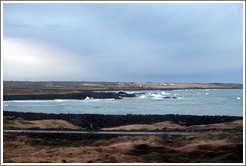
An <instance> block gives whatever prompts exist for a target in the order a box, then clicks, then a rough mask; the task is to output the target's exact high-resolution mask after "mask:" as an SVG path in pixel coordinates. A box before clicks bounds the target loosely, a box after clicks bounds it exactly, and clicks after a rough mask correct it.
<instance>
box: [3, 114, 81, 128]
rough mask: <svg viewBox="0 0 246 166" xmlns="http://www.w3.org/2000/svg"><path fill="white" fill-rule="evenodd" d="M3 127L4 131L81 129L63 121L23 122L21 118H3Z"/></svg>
mask: <svg viewBox="0 0 246 166" xmlns="http://www.w3.org/2000/svg"><path fill="white" fill-rule="evenodd" d="M3 127H4V128H6V129H9V128H12V129H13V128H22V129H28V128H39V129H50V128H53V129H82V128H81V127H79V126H75V125H73V124H72V123H69V122H67V121H65V120H55V119H52V120H32V121H30V120H24V119H22V118H14V117H9V116H7V117H6V116H5V117H4V118H3Z"/></svg>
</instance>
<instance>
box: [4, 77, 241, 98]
mask: <svg viewBox="0 0 246 166" xmlns="http://www.w3.org/2000/svg"><path fill="white" fill-rule="evenodd" d="M242 88H243V84H233V83H206V84H202V83H165V82H164V83H141V82H128V83H125V82H27V81H26V82H25V81H24V82H19V81H4V82H3V94H4V96H3V99H4V100H31V99H42V100H45V99H85V98H86V96H88V97H93V98H103V99H104V98H115V99H120V98H122V97H135V96H134V95H132V96H131V95H130V94H125V95H122V94H123V93H122V94H119V93H116V92H112V91H123V92H124V91H146V90H165V91H169V90H183V89H242ZM97 91H98V92H97ZM103 91H107V92H103Z"/></svg>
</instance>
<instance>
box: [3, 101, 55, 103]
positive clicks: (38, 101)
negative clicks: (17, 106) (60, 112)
mask: <svg viewBox="0 0 246 166" xmlns="http://www.w3.org/2000/svg"><path fill="white" fill-rule="evenodd" d="M48 101H53V100H9V101H4V102H6V103H11V102H14V103H29V102H30V103H34V102H35V103H39V102H48Z"/></svg>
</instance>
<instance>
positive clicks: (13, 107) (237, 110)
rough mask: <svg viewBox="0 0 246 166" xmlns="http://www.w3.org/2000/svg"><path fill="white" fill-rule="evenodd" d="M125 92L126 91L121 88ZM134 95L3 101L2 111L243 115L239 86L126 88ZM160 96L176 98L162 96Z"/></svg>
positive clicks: (241, 92) (241, 91)
mask: <svg viewBox="0 0 246 166" xmlns="http://www.w3.org/2000/svg"><path fill="white" fill-rule="evenodd" d="M124 92H127V91H124ZM128 93H144V94H139V95H138V97H134V98H123V99H120V100H119V99H118V100H115V99H92V98H86V99H85V100H60V99H57V100H15V101H4V102H3V110H4V111H17V112H37V113H55V114H59V113H71V114H87V113H88V114H115V115H126V114H160V115H164V114H180V115H229V116H243V89H184V90H170V91H163V90H161V91H159V90H158V91H157V90H153V91H128ZM163 97H176V99H173V98H171V99H169V98H166V99H164V98H163Z"/></svg>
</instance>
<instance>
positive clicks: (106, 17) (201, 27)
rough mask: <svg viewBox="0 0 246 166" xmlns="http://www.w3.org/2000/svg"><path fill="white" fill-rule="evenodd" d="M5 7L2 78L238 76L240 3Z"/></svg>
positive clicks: (240, 68) (232, 78)
mask: <svg viewBox="0 0 246 166" xmlns="http://www.w3.org/2000/svg"><path fill="white" fill-rule="evenodd" d="M3 9H4V10H3V12H4V20H3V28H4V29H3V30H4V41H3V43H4V47H3V59H4V80H64V81H153V82H159V81H175V82H242V80H243V6H242V4H240V3H228V4H226V3H225V4H223V3H218V4H216V3H213V4H208V3H204V4H192V3H189V4H185V3H176V4H165V3H161V4H154V3H153V4H141V3H139V4H90V3H88V4H83V3H80V4H56V3H54V4H38V3H36V4H31V3H27V4H12V3H11V4H4V6H3ZM13 48H15V49H13Z"/></svg>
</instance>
